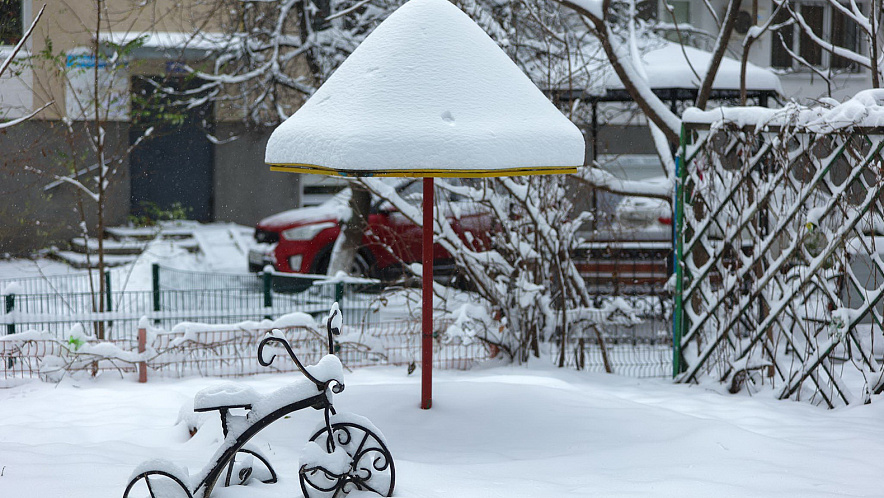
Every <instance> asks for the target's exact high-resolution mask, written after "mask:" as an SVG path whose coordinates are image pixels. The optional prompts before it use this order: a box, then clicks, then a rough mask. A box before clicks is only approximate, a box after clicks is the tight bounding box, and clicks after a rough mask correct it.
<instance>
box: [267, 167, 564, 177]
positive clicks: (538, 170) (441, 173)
mask: <svg viewBox="0 0 884 498" xmlns="http://www.w3.org/2000/svg"><path fill="white" fill-rule="evenodd" d="M270 171H283V172H286V173H311V174H314V175H328V176H384V177H389V176H403V177H412V178H426V177H434V178H484V177H494V176H528V175H563V174H568V173H577V166H536V167H528V168H502V169H402V170H398V169H394V170H390V169H386V170H374V171H372V170H344V169H333V168H326V167H323V166H316V165H313V164H271V165H270Z"/></svg>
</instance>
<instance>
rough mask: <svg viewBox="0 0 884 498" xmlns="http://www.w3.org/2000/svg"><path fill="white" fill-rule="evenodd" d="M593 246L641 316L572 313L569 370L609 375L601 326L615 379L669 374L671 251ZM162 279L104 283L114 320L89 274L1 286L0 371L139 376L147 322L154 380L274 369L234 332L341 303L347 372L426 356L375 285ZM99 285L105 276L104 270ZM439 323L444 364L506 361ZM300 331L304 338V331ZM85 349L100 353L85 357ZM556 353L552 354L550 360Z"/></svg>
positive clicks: (605, 281) (603, 277)
mask: <svg viewBox="0 0 884 498" xmlns="http://www.w3.org/2000/svg"><path fill="white" fill-rule="evenodd" d="M590 249H591V251H594V252H591V251H589V250H588V251H587V252H586V254H580V255H578V256H579V258H578V259H580V260H581V261H582V263H581V265H582V266H581V267H580V271H581V273H582V274H584V278H585V279H586V280H587V282H588V285H590V284H591V282H596V281H597V282H600V284H599V285H598V286H597V287H598V288H596V287H594V288H593V289H594V290H595V292H597V296H596V299H597V303H596V304H597V305H598V306H601V307H605V306H604V304H605V303H609V302H611V301H612V300H615V299H621V298H622V299H625V300H626V301H628V305H627V306H626V307H625V308H626V309H628V310H630V313H635V314H636V316H637V319H636V320H635V321H630V322H629V323H625V322H624V323H618V318H617V317H616V316H613V317H588V320H580V319H577V318H575V317H572V318H573V319H574V320H573V321H574V323H572V324H570V326H569V333H568V338H569V342H568V344H566V345H565V346H566V348H567V354H566V364H567V365H568V366H570V367H575V368H579V369H586V370H589V371H599V372H601V371H604V365H603V362H602V359H601V355H600V352H599V347H598V345H597V344H596V343H595V342H594V341H595V339H594V337H595V336H594V334H591V333H590V330H591V327H594V326H600V327H602V329H603V330H602V333H603V335H604V337H605V338H606V343H607V344H608V353H609V359H610V360H611V364H612V366H613V369H614V372H615V373H617V374H620V375H628V376H634V377H666V376H668V375H670V373H671V358H672V352H671V345H672V342H671V334H670V331H671V321H670V316H671V301H670V299H669V294H668V293H666V292H665V291H664V290H663V289H662V282H663V281H665V279H666V274H667V272H666V264H667V256H668V251H666V249H665V248H664V247H657V246H653V247H650V248H649V247H646V244H645V245H642V244H640V245H639V246H636V247H633V246H632V245H629V244H628V243H627V244H626V245H624V244H622V243H620V244H616V243H611V242H608V243H605V244H601V243H595V246H592V247H590ZM649 250H651V252H648V251H649ZM636 251H638V252H636ZM624 258H625V259H624ZM152 273H153V275H152V277H153V278H152V279H151V284H152V285H151V287H152V288H151V289H150V290H135V291H126V290H122V291H121V290H119V289H121V288H122V286H121V284H122V281H118V280H117V278H116V277H118V276H119V275H116V274H114V273H109V274H108V275H109V276H105V278H106V279H107V282H108V283H109V284H111V285H109V286H108V287H109V288H110V289H111V291H109V292H108V293H107V294H106V296H104V298H105V299H107V301H106V303H105V304H106V306H105V309H106V310H108V311H104V312H94V311H92V309H93V296H95V294H94V293H91V292H89V288H90V286H89V280H88V279H89V278H90V277H89V276H88V275H87V274H81V275H65V276H61V277H41V278H35V279H17V280H16V281H14V282H12V281H5V282H4V281H0V294H3V296H2V300H3V301H4V302H5V304H6V307H5V308H2V309H0V312H4V311H5V313H0V362H2V367H0V368H3V369H4V370H2V371H0V378H6V379H14V378H28V377H40V376H42V377H44V378H49V377H51V376H52V374H48V373H45V372H44V370H45V369H46V368H49V367H46V365H44V364H43V359H44V358H46V357H50V364H51V363H52V362H57V361H61V360H58V359H57V358H67V360H65V361H64V362H62V364H60V365H50V367H51V368H50V370H52V369H55V370H56V371H59V372H61V371H68V370H74V371H77V370H84V369H85V370H93V369H94V370H95V371H104V370H120V371H122V372H129V371H133V370H134V369H135V366H134V365H135V363H137V362H133V361H134V360H132V358H133V355H136V356H137V355H138V353H137V331H138V322H139V321H140V319H141V318H142V317H146V318H147V319H148V321H149V323H150V325H151V326H154V327H158V328H165V329H167V330H166V331H164V332H162V333H158V335H157V337H159V338H160V339H163V338H164V339H163V340H166V342H162V340H160V339H156V340H159V341H160V342H159V343H157V344H155V345H153V346H151V347H153V348H154V349H155V350H156V351H163V352H164V353H163V355H161V356H157V357H155V358H152V359H151V360H150V362H149V363H150V365H149V368H150V370H151V371H152V372H154V375H174V376H183V375H212V376H216V375H222V376H223V375H247V374H251V373H257V372H262V371H267V370H266V369H265V368H263V367H260V366H258V364H257V362H256V361H255V359H254V348H255V347H257V343H258V341H259V340H260V337H261V336H262V334H263V333H264V332H265V331H266V330H267V328H266V327H265V328H264V329H260V328H256V326H254V325H252V326H250V327H251V328H250V327H245V328H244V327H242V326H237V327H233V326H231V325H224V324H230V323H234V322H241V321H248V320H251V321H253V322H255V323H260V322H258V321H260V320H262V319H265V318H268V317H269V318H274V317H280V316H283V315H285V314H287V313H292V312H306V313H307V314H309V315H312V316H314V317H319V318H322V317H324V316H326V314H327V313H328V307H329V305H330V304H331V303H332V302H335V301H337V302H339V303H341V304H342V305H343V306H342V309H343V311H344V315H345V317H344V318H345V323H347V324H352V327H353V328H352V330H355V331H359V334H361V337H362V338H363V339H360V340H364V341H365V342H366V343H367V344H363V345H362V346H357V345H358V344H362V343H361V342H359V341H349V342H346V341H345V342H343V343H342V349H341V350H340V351H339V352H338V354H340V355H341V357H342V359H343V360H344V362H345V364H348V365H350V366H363V365H374V364H392V365H400V364H406V365H410V364H412V363H413V362H416V361H417V360H418V358H419V351H420V341H419V337H420V334H419V329H420V326H419V321H418V320H417V319H411V320H405V321H399V322H377V320H378V318H377V317H378V314H377V313H372V309H373V307H375V306H376V305H377V301H378V291H379V289H378V288H377V287H378V286H377V285H376V284H374V285H372V284H371V283H370V282H369V283H366V282H331V283H325V284H323V283H321V282H320V283H318V284H319V285H314V281H315V280H316V278H315V277H303V276H296V277H287V276H284V275H279V274H268V275H264V276H262V278H258V277H256V276H255V275H250V274H249V275H224V274H212V273H205V272H194V271H184V270H175V269H171V268H166V267H163V266H158V265H157V266H154V268H153V270H152ZM112 277H113V278H112ZM92 278H93V279H97V278H98V276H97V274H96V275H95V276H93V277H92ZM95 283H96V282H95V281H93V284H95ZM95 288H96V289H97V288H98V286H97V285H95ZM612 293H613V294H612ZM618 293H619V294H618ZM626 293H629V295H626ZM618 296H619V297H618ZM616 308H617V307H616V306H615V307H614V308H612V309H616ZM180 322H202V323H203V324H205V325H204V330H196V329H193V328H192V327H191V335H192V336H193V337H194V340H189V341H185V342H181V341H178V342H175V340H176V339H179V338H180V337H182V335H181V334H182V332H180V330H179V329H180V327H179V326H178V324H179V323H180ZM437 322H438V323H437V327H439V330H440V335H439V337H440V339H438V340H437V342H436V346H435V351H434V362H435V365H436V367H438V368H469V367H470V366H472V365H473V364H475V363H476V362H477V361H483V360H485V359H489V358H493V357H494V356H496V355H497V354H500V353H499V351H494V350H493V348H489V347H486V346H485V345H484V344H483V343H481V342H479V341H473V342H470V343H467V344H464V343H462V342H460V343H458V342H456V341H455V342H446V340H444V338H445V330H446V328H447V325H446V322H445V321H444V320H437ZM99 323H101V324H103V325H104V332H105V340H104V341H102V346H101V348H104V349H106V350H109V351H111V352H112V353H113V354H112V355H111V356H110V357H101V358H99V361H95V358H97V357H96V356H95V355H93V354H92V349H91V348H92V347H93V346H94V345H91V346H90V344H91V343H92V342H93V341H94V340H93V339H91V338H89V337H88V336H90V335H91V336H95V335H96V333H95V332H96V331H97V330H98V326H97V324H99ZM213 324H217V325H213ZM219 327H220V328H219ZM225 327H227V329H225ZM4 328H5V330H4ZM72 329H73V330H74V331H75V332H76V331H80V332H76V333H75V334H74V335H76V336H77V337H81V336H82V337H81V338H80V339H76V340H75V341H74V342H73V343H69V342H68V341H69V340H70V337H71V330H72ZM4 332H5V333H6V334H7V336H6V337H5V338H3V335H2V334H3V333H4ZM290 332H291V333H293V334H294V333H295V329H292V330H291V331H290ZM299 333H306V332H305V331H301V332H299ZM10 334H12V335H10ZM292 340H293V341H295V342H298V343H305V341H306V338H301V337H295V336H292ZM457 340H460V339H457ZM80 342H82V343H83V344H85V345H87V346H89V347H86V348H85V349H80V347H79V345H78V344H79V343H80ZM552 342H556V341H555V340H554V339H553V340H552ZM172 343H174V346H172ZM319 344H322V343H321V341H320V343H319ZM556 344H558V343H556ZM378 346H381V349H380V350H379V349H378ZM101 348H99V349H101ZM105 352H106V351H105ZM310 354H312V353H310ZM555 355H556V353H552V352H550V357H551V358H552V357H553V356H555ZM137 358H141V356H137ZM139 361H140V360H139ZM308 361H312V360H308Z"/></svg>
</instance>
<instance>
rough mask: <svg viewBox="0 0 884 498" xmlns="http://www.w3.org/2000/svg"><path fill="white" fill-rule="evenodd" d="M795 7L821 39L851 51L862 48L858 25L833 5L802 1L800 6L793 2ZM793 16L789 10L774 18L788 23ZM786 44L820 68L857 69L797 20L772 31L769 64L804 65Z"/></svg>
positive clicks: (782, 67) (774, 6) (783, 65)
mask: <svg viewBox="0 0 884 498" xmlns="http://www.w3.org/2000/svg"><path fill="white" fill-rule="evenodd" d="M792 8H793V9H795V10H796V11H797V12H799V13H800V14H801V16H802V17H803V18H804V21H805V22H806V23H807V25H808V26H809V27H810V28H811V29H813V32H814V33H815V34H816V35H817V36H818V37H819V38H822V39H823V40H830V41H831V42H832V43H834V44H835V45H836V46H839V47H843V48H846V49H848V50H853V51H856V50H858V49H859V48H860V47H859V32H858V29H857V26H856V24H854V22H853V21H852V20H850V19H849V18H848V17H847V16H845V15H844V14H843V13H841V11H839V10H838V9H835V8H833V7H832V6H831V5H830V4H828V3H818V2H802V3H800V4H797V5H795V4H793V6H792ZM772 9H776V5H775V4H774V5H773V6H772ZM790 17H791V16H790V14H789V12H787V11H785V10H780V12H778V13H777V15H776V16H775V18H774V24H780V23H783V22H786V21H788V20H789V18H790ZM781 38H782V41H781ZM786 47H788V49H789V50H791V51H792V52H794V53H796V54H798V55H799V56H800V57H801V58H802V59H804V60H805V61H807V62H808V63H809V64H812V65H814V66H817V67H822V68H826V67H828V68H831V69H850V70H855V69H857V68H856V67H855V64H853V63H852V62H851V61H849V60H847V59H845V58H843V57H838V56H836V55H833V54H831V53H829V52H827V51H825V50H823V49H822V47H820V46H819V44H817V43H814V41H813V40H812V39H811V37H810V36H808V35H807V33H806V32H805V31H804V30H803V29H801V27H799V26H798V25H797V23H796V24H794V25H791V26H786V27H784V28H782V29H780V30H778V31H775V32H774V33H773V43H772V44H771V54H770V65H771V66H772V67H776V68H781V69H791V68H796V69H797V68H799V67H801V64H799V63H798V62H797V61H795V60H793V59H792V57H791V56H790V55H789V53H788V52H787V51H786Z"/></svg>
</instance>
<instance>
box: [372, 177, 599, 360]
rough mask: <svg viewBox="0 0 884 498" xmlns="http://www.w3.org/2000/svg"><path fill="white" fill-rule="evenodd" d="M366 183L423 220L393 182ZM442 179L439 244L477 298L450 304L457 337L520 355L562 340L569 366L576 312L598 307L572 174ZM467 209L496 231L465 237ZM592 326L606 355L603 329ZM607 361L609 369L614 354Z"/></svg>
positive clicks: (403, 211) (439, 183)
mask: <svg viewBox="0 0 884 498" xmlns="http://www.w3.org/2000/svg"><path fill="white" fill-rule="evenodd" d="M360 181H361V182H362V183H363V184H364V185H365V186H366V187H367V188H368V189H369V190H371V191H372V192H373V193H375V194H376V195H378V196H379V197H382V198H385V199H387V200H389V201H390V202H391V204H392V205H393V206H394V207H395V208H396V209H397V210H398V211H399V213H401V214H402V215H403V216H406V217H407V218H408V219H409V220H410V221H411V222H412V223H414V224H416V225H419V226H420V225H422V217H421V210H420V208H419V207H418V206H415V205H413V204H410V203H409V202H407V201H406V200H405V199H403V198H402V197H400V196H399V194H398V193H397V192H396V190H395V189H394V188H393V187H392V186H390V185H389V184H388V183H385V182H383V181H381V180H379V179H374V178H364V179H361V180H360ZM436 185H437V191H438V192H439V195H437V196H436V198H437V199H440V200H439V202H438V203H437V213H436V216H435V225H434V232H435V240H436V243H438V244H440V245H441V246H442V247H443V248H445V250H446V251H448V253H449V254H451V255H452V256H453V257H454V260H455V264H456V266H457V270H458V273H459V277H460V278H461V279H462V280H463V281H464V284H465V285H466V286H467V287H469V288H470V289H471V290H472V291H473V292H474V293H475V296H476V300H475V302H474V303H472V304H471V305H470V306H469V308H467V309H461V310H449V311H452V312H454V315H455V316H454V318H455V323H454V325H453V328H451V329H450V330H451V332H450V335H452V336H455V335H456V336H459V337H460V338H461V340H463V338H464V337H468V338H473V337H477V338H479V339H481V340H483V341H485V342H487V343H489V344H491V345H493V346H494V347H496V348H499V350H501V351H503V352H504V353H506V354H507V355H508V356H509V357H511V358H513V359H515V360H517V361H524V360H527V359H528V357H529V356H531V355H538V354H539V344H540V342H542V341H550V340H556V342H557V343H558V344H559V348H560V354H559V364H560V365H564V362H565V354H566V352H565V348H566V345H567V343H568V338H569V336H570V334H572V331H571V330H570V325H571V323H572V321H573V320H574V319H575V318H576V315H574V313H573V310H578V309H582V310H586V309H594V308H595V306H594V303H593V300H592V299H591V296H590V295H589V293H588V292H587V289H586V285H585V283H584V281H583V278H582V277H581V276H580V273H579V272H578V271H577V268H576V267H575V265H574V261H573V259H572V255H573V254H574V249H575V248H576V245H577V243H578V238H577V235H576V233H577V230H578V229H579V228H580V226H581V225H582V224H583V223H584V222H585V221H587V220H588V219H589V218H590V215H589V213H584V212H579V213H578V212H575V211H574V210H573V208H572V205H571V203H570V202H569V201H568V200H567V199H568V196H567V195H566V191H565V189H566V180H565V178H562V177H555V176H549V177H540V176H535V177H512V178H493V179H482V180H472V181H461V182H457V183H455V182H450V181H444V180H437V181H436ZM468 212H472V213H473V214H475V213H476V212H480V213H481V214H482V219H484V220H490V226H485V225H482V226H480V227H477V228H478V230H482V231H485V232H486V233H487V234H490V237H486V236H485V235H486V234H484V233H478V232H477V233H475V234H471V232H470V231H469V230H467V231H466V233H465V235H464V236H463V238H462V237H461V236H459V235H458V233H457V232H456V231H455V230H454V229H453V228H452V227H451V221H450V219H453V220H454V221H455V222H457V221H460V220H461V219H463V220H464V221H466V217H467V213H468ZM443 214H444V215H443ZM485 223H488V222H487V221H486V222H485ZM413 270H414V271H419V268H413ZM501 326H502V329H501ZM590 329H591V331H592V333H593V335H594V339H595V342H596V343H597V344H598V345H599V347H600V348H601V350H602V352H603V355H604V351H605V343H604V340H603V338H602V335H601V333H600V332H599V331H598V329H597V328H595V327H590ZM581 333H582V331H581ZM468 340H469V339H468ZM605 358H606V356H605ZM605 363H606V369H607V370H609V371H610V368H609V367H607V365H608V362H607V359H606V360H605Z"/></svg>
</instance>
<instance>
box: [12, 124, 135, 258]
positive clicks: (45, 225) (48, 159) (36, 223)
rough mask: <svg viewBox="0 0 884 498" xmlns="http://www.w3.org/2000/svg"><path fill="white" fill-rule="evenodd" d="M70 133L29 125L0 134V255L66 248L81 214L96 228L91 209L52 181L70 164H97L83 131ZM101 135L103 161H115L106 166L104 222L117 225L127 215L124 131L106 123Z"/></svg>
mask: <svg viewBox="0 0 884 498" xmlns="http://www.w3.org/2000/svg"><path fill="white" fill-rule="evenodd" d="M73 128H74V131H73V133H70V132H68V131H67V127H66V126H64V125H63V123H61V122H59V121H43V120H31V121H27V122H25V123H22V124H20V125H18V126H14V127H11V128H7V129H4V130H2V131H0V150H2V151H4V152H3V154H2V155H0V220H2V221H0V255H2V254H5V253H11V254H24V253H27V252H30V251H33V250H35V249H39V248H42V247H47V246H49V245H50V244H58V245H63V244H65V242H66V241H67V240H68V239H70V238H71V237H74V236H78V235H80V234H81V233H82V231H81V229H80V227H79V226H80V220H81V218H80V213H81V212H85V213H86V222H87V225H88V226H90V227H94V226H95V222H96V212H97V205H96V203H95V202H94V201H93V200H91V199H90V198H89V197H87V196H85V195H82V193H81V192H80V191H79V190H78V188H77V187H75V186H74V185H71V184H69V183H63V182H59V181H57V179H56V178H55V177H54V175H69V174H70V170H69V169H68V168H70V167H71V165H73V164H76V165H77V166H76V168H77V169H82V168H88V167H89V166H91V165H94V164H97V160H96V157H95V154H94V152H92V147H91V146H90V144H89V141H88V135H87V134H86V133H85V130H83V125H82V124H77V123H75V124H74V125H73ZM105 131H106V139H105V143H106V147H107V154H106V157H107V158H109V159H112V160H117V159H118V160H120V162H112V163H111V167H114V166H116V167H117V168H116V170H117V173H116V175H114V176H113V177H112V179H111V181H110V183H109V185H108V190H107V197H106V199H107V200H106V203H105V221H106V223H108V224H110V225H114V224H122V223H125V222H126V221H127V218H128V214H129V163H128V158H127V157H126V155H125V153H124V151H125V149H126V148H127V146H128V141H129V126H128V124H127V123H106V125H105ZM86 175H88V173H87V174H86ZM81 206H82V210H81Z"/></svg>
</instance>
